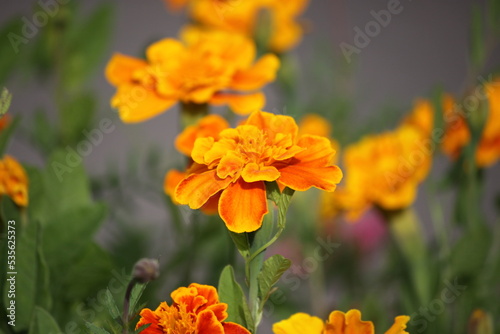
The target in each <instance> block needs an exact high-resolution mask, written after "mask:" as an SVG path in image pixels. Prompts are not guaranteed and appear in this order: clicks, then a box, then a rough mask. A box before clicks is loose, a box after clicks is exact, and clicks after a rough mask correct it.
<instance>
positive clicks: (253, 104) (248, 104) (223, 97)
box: [210, 92, 266, 115]
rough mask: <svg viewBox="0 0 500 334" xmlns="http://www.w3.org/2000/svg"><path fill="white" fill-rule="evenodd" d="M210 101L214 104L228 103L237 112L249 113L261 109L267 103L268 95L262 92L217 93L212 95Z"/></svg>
mask: <svg viewBox="0 0 500 334" xmlns="http://www.w3.org/2000/svg"><path fill="white" fill-rule="evenodd" d="M210 103H211V104H214V105H223V104H227V105H229V108H230V109H231V110H232V111H234V112H235V113H236V114H239V115H248V114H250V113H252V112H254V111H257V110H261V109H262V107H264V105H265V104H266V97H265V95H264V94H263V93H261V92H257V93H253V94H227V93H217V94H214V95H213V96H212V98H211V99H210Z"/></svg>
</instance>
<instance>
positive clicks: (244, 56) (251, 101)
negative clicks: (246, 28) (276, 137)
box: [106, 28, 279, 122]
mask: <svg viewBox="0 0 500 334" xmlns="http://www.w3.org/2000/svg"><path fill="white" fill-rule="evenodd" d="M182 36H183V41H184V42H181V41H178V40H175V39H172V38H167V39H164V40H161V41H159V42H156V43H154V44H152V45H151V46H149V47H148V49H147V50H146V56H147V60H142V59H137V58H133V57H129V56H125V55H122V54H115V55H114V56H113V57H112V58H111V60H110V61H109V63H108V65H107V67H106V77H107V79H108V81H109V82H110V83H111V84H113V85H114V86H116V87H117V93H116V94H115V96H114V97H113V98H112V100H111V105H112V106H113V107H115V108H118V111H119V113H120V117H121V119H122V120H123V121H124V122H141V121H144V120H147V119H150V118H151V117H154V116H156V115H158V114H159V113H161V112H163V111H164V110H166V109H168V108H170V107H172V106H173V105H174V104H175V103H177V102H178V101H180V102H183V103H195V104H204V103H211V104H216V105H221V104H228V105H229V107H230V108H231V109H232V110H233V111H234V112H236V113H239V114H249V113H250V112H252V111H255V110H259V109H260V108H262V106H263V105H264V103H265V97H264V94H263V93H262V92H260V91H259V90H260V89H261V88H262V87H263V86H264V85H266V84H267V83H269V82H271V81H273V80H274V79H275V76H276V71H277V69H278V67H279V60H278V58H277V57H276V56H275V55H272V54H266V55H264V56H262V57H261V58H260V59H259V60H258V61H257V62H255V63H254V59H255V57H256V49H255V44H254V43H253V42H252V41H251V40H250V39H248V38H246V37H243V36H241V35H238V34H232V33H229V32H223V31H206V32H202V31H200V30H198V29H194V28H188V29H185V30H184V31H183V33H182ZM243 93H248V94H243Z"/></svg>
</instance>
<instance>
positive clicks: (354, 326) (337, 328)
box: [273, 310, 410, 334]
mask: <svg viewBox="0 0 500 334" xmlns="http://www.w3.org/2000/svg"><path fill="white" fill-rule="evenodd" d="M409 320H410V317H408V316H405V315H400V316H398V317H396V318H394V324H393V325H392V326H391V328H389V330H388V331H386V332H385V334H408V332H407V331H405V329H406V324H407V323H408V321H409ZM273 332H274V334H303V333H308V334H351V333H359V334H361V333H362V334H374V333H375V328H374V326H373V323H372V322H371V321H363V320H361V312H359V311H358V310H350V311H348V312H347V313H343V312H340V311H333V312H332V313H330V316H329V317H328V320H327V321H326V322H323V320H321V319H320V318H318V317H313V316H310V315H309V314H306V313H296V314H294V315H292V316H291V317H290V318H288V319H286V320H282V321H280V322H278V323H275V324H274V325H273Z"/></svg>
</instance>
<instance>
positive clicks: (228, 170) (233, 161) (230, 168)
mask: <svg viewBox="0 0 500 334" xmlns="http://www.w3.org/2000/svg"><path fill="white" fill-rule="evenodd" d="M244 164H245V160H243V159H242V158H241V156H240V155H239V154H237V153H236V152H233V151H230V152H229V153H228V154H226V155H225V156H223V157H222V159H220V162H219V165H218V166H217V176H218V177H220V178H221V179H225V178H226V177H228V176H231V177H236V176H238V174H239V173H240V171H241V169H242V168H243V166H244Z"/></svg>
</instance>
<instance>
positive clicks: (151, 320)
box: [135, 308, 163, 334]
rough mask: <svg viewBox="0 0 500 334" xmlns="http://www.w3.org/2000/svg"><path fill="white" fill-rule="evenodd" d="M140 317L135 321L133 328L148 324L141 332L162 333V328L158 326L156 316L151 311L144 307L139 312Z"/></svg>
mask: <svg viewBox="0 0 500 334" xmlns="http://www.w3.org/2000/svg"><path fill="white" fill-rule="evenodd" d="M140 316H141V319H140V320H139V322H137V325H136V326H135V328H136V329H137V328H139V327H141V326H144V325H147V324H150V325H149V327H148V328H146V329H145V330H143V331H142V332H141V333H143V334H163V330H162V329H161V328H160V326H158V318H157V316H156V315H155V313H154V312H153V311H151V310H150V309H148V308H145V309H143V310H142V311H141V313H140Z"/></svg>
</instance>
